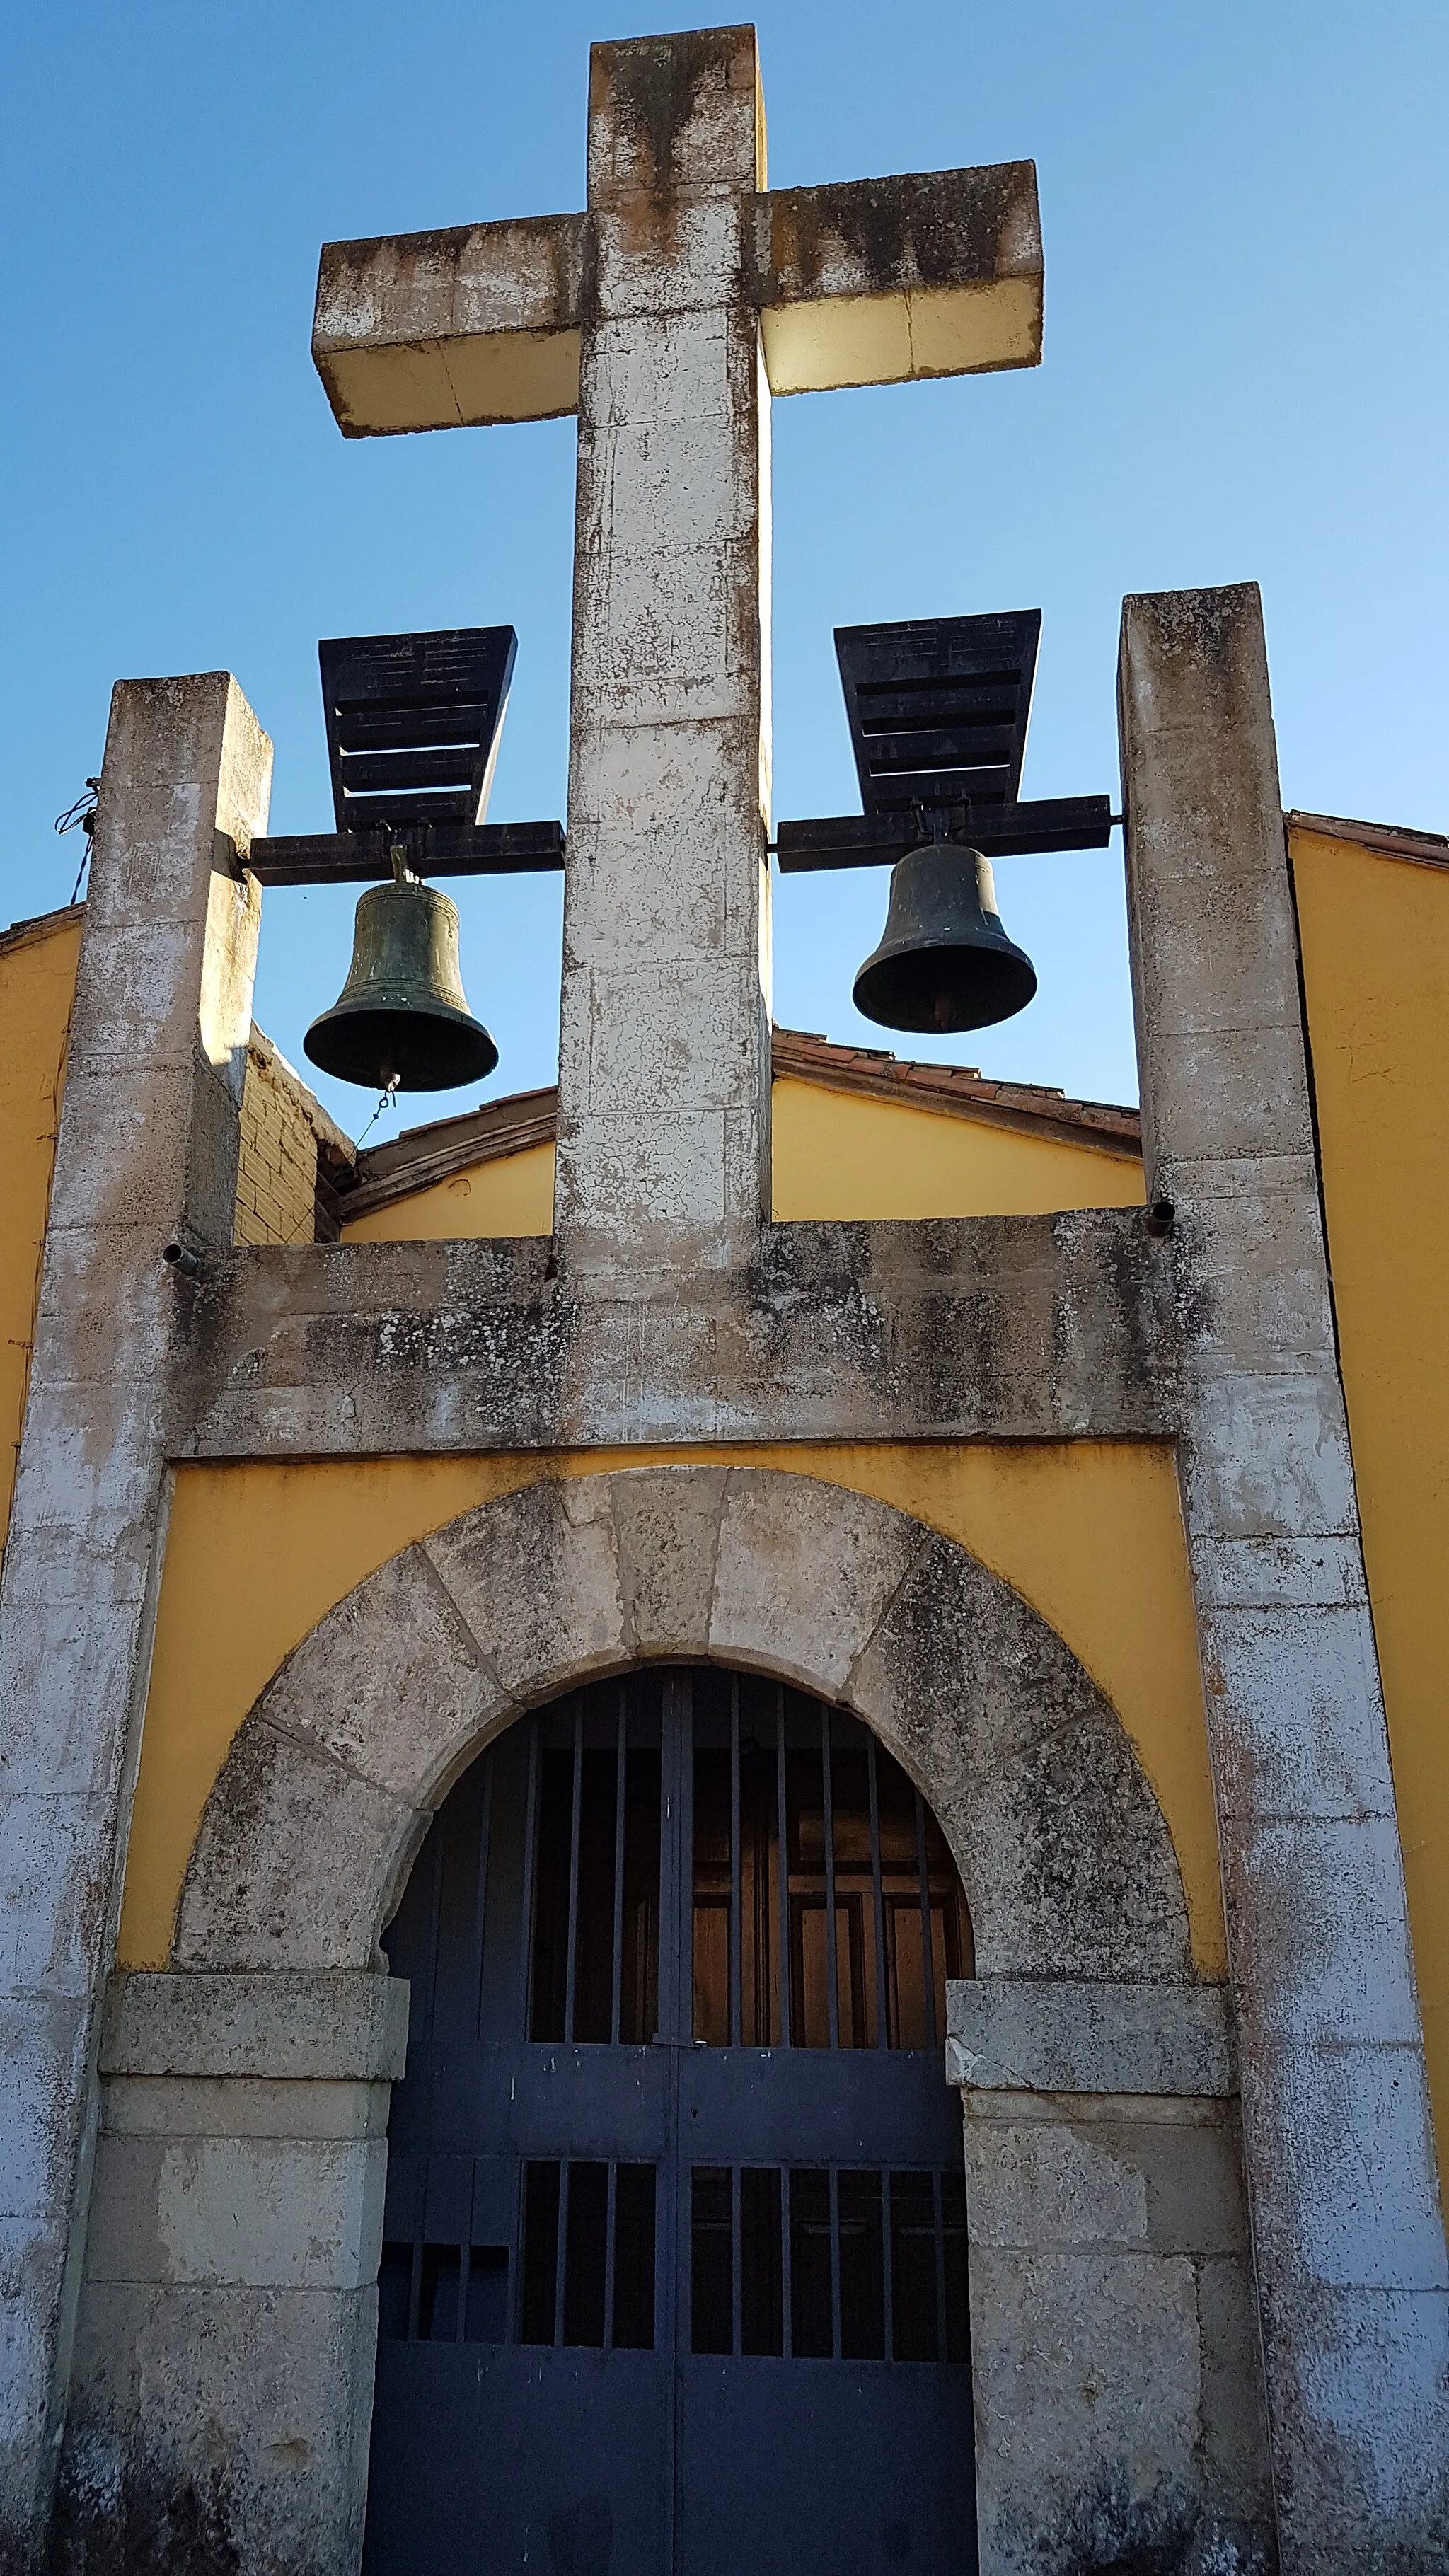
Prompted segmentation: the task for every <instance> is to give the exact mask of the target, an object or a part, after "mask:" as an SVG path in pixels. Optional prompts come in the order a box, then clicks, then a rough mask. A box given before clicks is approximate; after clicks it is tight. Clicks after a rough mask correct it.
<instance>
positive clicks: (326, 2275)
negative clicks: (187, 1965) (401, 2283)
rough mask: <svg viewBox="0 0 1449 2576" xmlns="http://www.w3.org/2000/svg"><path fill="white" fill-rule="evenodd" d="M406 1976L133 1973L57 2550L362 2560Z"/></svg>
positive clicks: (158, 2562) (211, 2560) (85, 2555)
mask: <svg viewBox="0 0 1449 2576" xmlns="http://www.w3.org/2000/svg"><path fill="white" fill-rule="evenodd" d="M407 2003H408V1993H407V1987H406V1985H405V1984H402V1983H400V1982H398V1981H396V1980H394V1979H391V1978H388V1977H385V1976H376V1975H362V1976H321V1977H310V1976H281V1977H260V1976H219V1977H207V1976H189V1977H178V1976H125V1977H115V1978H113V1979H112V1980H111V1985H110V1990H109V1992H108V1995H107V2000H106V2016H105V2035H104V2041H103V2061H102V2062H103V2067H104V2070H105V2075H106V2082H105V2087H104V2095H103V2110H102V2131H101V2138H100V2142H99V2147H98V2152H97V2159H96V2173H95V2187H94V2196H93V2206H92V2215H91V2225H90V2236H89V2245H88V2250H87V2259H86V2279H85V2285H84V2288H83V2290H82V2294H81V2306H80V2318H79V2324H78V2329H77V2336H76V2359H75V2371H74V2379H73V2385H72V2395H71V2408H70V2421H69V2428H68V2432H67V2438H66V2450H65V2458H64V2466H63V2473H62V2481H61V2510H60V2517H59V2530H58V2533H57V2536H56V2545H55V2560H56V2564H57V2565H58V2566H59V2567H61V2568H64V2569H67V2570H75V2571H80V2570H84V2571H86V2576H109V2571H110V2570H112V2569H115V2570H117V2571H120V2570H126V2571H130V2570H132V2569H134V2568H137V2567H145V2568H149V2569H155V2570H157V2571H160V2570H167V2571H169V2570H172V2569H175V2570H177V2571H180V2570H183V2569H184V2570H185V2571H186V2576H196V2571H202V2572H203V2576H210V2571H212V2570H215V2571H216V2576H221V2571H222V2570H228V2571H229V2570H233V2569H236V2568H241V2567H244V2568H246V2569H247V2570H248V2571H251V2570H257V2571H260V2576H273V2571H276V2576H280V2572H281V2571H282V2570H283V2569H285V2570H287V2571H288V2576H294V2571H303V2570H306V2571H313V2570H315V2571H316V2576H332V2571H334V2570H340V2569H342V2568H345V2567H347V2566H348V2565H350V2564H355V2561H356V2555H357V2552H358V2549H359V2548H360V2543H361V2530H362V2523H361V2515H362V2499H363V2484H364V2478H365V2469H366V2457H367V2440H368V2431H369V2426H370V2422H371V2413H372V2373H373V2361H374V2352H375V2346H376V2289H375V2283H376V2278H377V2262H378V2250H379V2246H380V2243H381V2234H382V2194H383V2182H384V2172H385V2162H386V2153H387V2149H386V2130H387V2107H388V2095H389V2082H390V2080H391V2079H394V2078H396V2077H397V2076H398V2075H400V2074H401V2072H402V2066H403V2059H404V2055H405V2051H406V2043H407Z"/></svg>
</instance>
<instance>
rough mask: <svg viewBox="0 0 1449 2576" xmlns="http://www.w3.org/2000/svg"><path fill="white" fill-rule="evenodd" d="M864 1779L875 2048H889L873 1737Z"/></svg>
mask: <svg viewBox="0 0 1449 2576" xmlns="http://www.w3.org/2000/svg"><path fill="white" fill-rule="evenodd" d="M865 1777H866V1786H867V1790H868V1793H869V1797H870V1896H871V1903H872V1905H873V1906H874V1908H875V2044H876V2046H877V2048H889V2046H890V2044H891V2043H890V2004H889V1997H888V1990H887V1986H886V1949H885V1890H884V1888H883V1887H882V1885H881V1863H880V1776H879V1774H878V1772H877V1770H876V1760H875V1737H874V1736H873V1735H871V1734H870V1733H867V1735H866V1739H865Z"/></svg>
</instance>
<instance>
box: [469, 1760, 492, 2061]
mask: <svg viewBox="0 0 1449 2576" xmlns="http://www.w3.org/2000/svg"><path fill="white" fill-rule="evenodd" d="M496 1768H497V1765H496V1764H495V1762H494V1759H493V1755H492V1754H491V1753H485V1754H484V1756H483V1821H482V1823H481V1824H480V1826H479V1828H478V1881H477V1886H476V1888H475V1890H474V1896H473V1924H474V1940H473V1955H474V1957H475V1958H476V1960H477V1962H478V2009H477V2011H476V2013H475V2014H474V2016H473V2030H474V2036H475V2037H476V2038H478V2039H481V2038H482V2036H483V1952H484V1949H485V1947H486V1945H487V1940H488V1869H489V1862H490V1856H491V1846H492V1842H493V1774H494V1771H495V1769H496Z"/></svg>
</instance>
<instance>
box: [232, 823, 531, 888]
mask: <svg viewBox="0 0 1449 2576" xmlns="http://www.w3.org/2000/svg"><path fill="white" fill-rule="evenodd" d="M424 834H425V836H426V837H424ZM394 842H400V843H401V844H402V846H403V847H404V848H405V849H406V850H407V852H408V859H409V864H410V865H411V866H412V867H413V868H414V869H415V870H416V871H417V873H418V874H419V875H420V876H425V877H508V876H528V875H534V874H537V873H538V872H539V871H541V870H545V869H549V868H561V867H562V866H563V863H564V828H563V825H562V823H477V824H472V825H469V824H466V823H439V824H429V825H427V826H425V827H423V830H422V831H420V830H419V828H418V826H417V825H410V826H409V827H408V829H407V830H405V831H397V832H390V831H387V830H385V829H382V828H379V829H378V830H376V831H372V832H301V833H297V834H293V835H290V836H289V835H282V836H280V837H278V838H275V839H267V840H259V841H253V843H252V846H251V850H250V852H249V854H248V856H247V859H246V862H245V864H246V866H247V867H248V869H249V870H250V871H251V874H252V875H253V876H254V877H255V878H256V879H257V881H258V883H259V884H261V885H264V886H306V885H374V884H376V883H378V882H380V881H381V880H383V879H385V878H387V877H390V876H391V875H392V872H393V871H392V861H391V859H390V857H389V856H388V853H389V851H390V849H391V848H392V846H393V844H394Z"/></svg>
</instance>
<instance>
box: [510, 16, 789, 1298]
mask: <svg viewBox="0 0 1449 2576" xmlns="http://www.w3.org/2000/svg"><path fill="white" fill-rule="evenodd" d="M762 133H763V126H762V121H761V111H760V101H759V87H758V75H757V68H756V60H755V40H754V32H753V29H751V28H749V27H730V28H723V29H715V30H711V31H707V32H705V33H702V34H698V35H687V36H668V37H659V38H650V39H646V40H643V41H640V42H637V43H628V44H617V45H596V46H595V47H594V49H593V56H592V71H591V80H590V105H589V163H588V167H589V190H588V193H589V209H590V215H591V219H592V227H593V239H594V248H595V273H594V279H593V283H592V288H591V290H590V291H589V293H588V295H587V298H586V307H587V316H586V320H585V324H584V330H583V346H582V359H581V374H580V390H579V466H578V519H577V548H576V570H575V583H574V634H573V701H572V705H573V717H572V757H571V763H570V771H569V847H568V870H567V882H566V889H565V905H564V964H563V1001H562V1016H561V1044H560V1065H559V1118H558V1177H557V1184H556V1215H555V1224H556V1232H557V1236H558V1242H559V1250H560V1255H561V1257H562V1259H563V1261H564V1263H565V1265H566V1267H567V1269H568V1271H569V1274H570V1276H571V1277H572V1278H573V1279H574V1280H575V1281H577V1282H580V1283H582V1282H584V1281H586V1280H588V1279H589V1278H590V1277H595V1278H597V1279H598V1280H599V1282H600V1284H601V1286H603V1287H605V1288H607V1286H608V1285H609V1284H610V1283H614V1284H615V1285H618V1286H622V1287H626V1288H627V1286H628V1285H629V1284H630V1283H632V1282H634V1281H642V1280H644V1279H647V1278H651V1277H652V1278H656V1279H657V1278H658V1277H659V1276H660V1274H662V1273H668V1272H670V1271H671V1270H680V1271H685V1272H695V1271H698V1270H699V1269H701V1268H716V1269H733V1268H738V1267H740V1266H741V1265H743V1264H745V1263H748V1261H749V1259H750V1258H751V1255H752V1252H753V1248H754V1243H755V1239H756V1236H757V1234H758V1230H759V1226H760V1223H761V1220H762V1218H763V1217H764V1216H765V1215H766V1214H767V1213H768V1188H769V1081H770V1051H769V1007H768V982H769V915H768V903H769V876H768V866H767V860H766V855H765V839H766V834H765V829H764V826H763V822H762V808H763V805H764V803H765V801H766V800H767V797H768V778H769V770H768V742H767V721H768V720H767V712H766V711H767V708H768V689H769V675H768V671H767V670H766V669H765V668H764V667H763V654H764V646H765V637H766V632H767V616H766V603H765V598H764V591H765V584H766V581H767V578H768V533H767V525H766V515H765V514H766V499H765V495H766V492H767V488H768V474H767V457H766V441H767V436H768V405H769V395H768V390H767V388H766V384H765V378H764V373H763V368H762V364H761V360H760V353H759V324H758V317H757V315H756V314H755V312H754V310H753V309H752V308H751V307H750V306H749V305H747V304H746V302H745V300H744V296H743V292H742V284H741V278H742V268H743V261H744V249H745V244H744V227H745V224H746V220H747V216H748V210H749V207H750V203H751V199H750V193H749V192H750V191H752V190H753V189H754V188H755V187H757V186H759V185H761V184H763V175H764V174H763V171H762V169H761V168H760V166H759V164H760V160H761V157H762V151H761V136H762Z"/></svg>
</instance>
